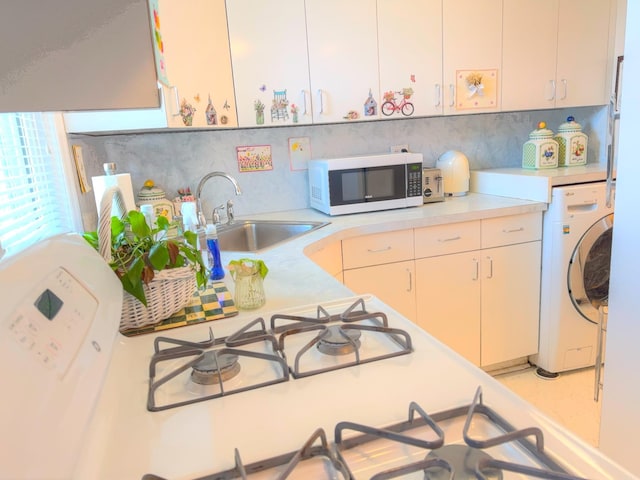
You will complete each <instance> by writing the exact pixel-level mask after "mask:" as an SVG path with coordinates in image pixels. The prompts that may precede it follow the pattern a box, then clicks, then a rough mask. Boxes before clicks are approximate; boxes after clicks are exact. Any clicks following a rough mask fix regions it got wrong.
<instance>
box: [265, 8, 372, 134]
mask: <svg viewBox="0 0 640 480" xmlns="http://www.w3.org/2000/svg"><path fill="white" fill-rule="evenodd" d="M305 3H306V12H307V38H308V42H309V71H310V78H311V97H312V105H313V121H314V123H327V122H338V121H344V120H345V119H356V118H357V119H359V120H375V119H377V118H378V111H379V109H380V104H379V100H377V99H379V98H380V95H379V90H380V89H379V77H378V48H377V45H378V38H377V28H376V21H377V17H376V0H349V1H348V2H345V1H343V0H306V2H305ZM272 28H277V26H272ZM372 100H373V102H372Z"/></svg>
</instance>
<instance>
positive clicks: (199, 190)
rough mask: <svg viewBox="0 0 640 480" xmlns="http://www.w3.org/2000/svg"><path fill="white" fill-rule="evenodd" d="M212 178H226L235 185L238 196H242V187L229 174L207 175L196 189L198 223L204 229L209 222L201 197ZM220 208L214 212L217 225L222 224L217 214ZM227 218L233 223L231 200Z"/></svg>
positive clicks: (228, 205) (228, 203)
mask: <svg viewBox="0 0 640 480" xmlns="http://www.w3.org/2000/svg"><path fill="white" fill-rule="evenodd" d="M212 177H224V178H226V179H227V180H229V181H230V182H231V183H232V184H233V187H234V188H235V190H236V195H242V190H240V185H238V181H237V180H236V179H235V178H233V177H232V176H231V175H229V174H228V173H225V172H210V173H207V174H206V175H205V176H204V177H202V180H200V183H198V188H196V205H197V207H198V223H199V224H200V226H202V227H203V228H204V227H205V226H206V224H207V220H206V218H205V216H204V212H203V211H202V201H201V200H200V195H201V194H202V187H204V184H205V183H206V182H207V180H209V179H210V178H212ZM219 208H220V207H216V208H214V211H213V218H214V220H213V221H214V222H215V219H216V218H217V219H218V221H217V222H216V223H219V222H220V215H219V214H218V212H217V210H218V209H219ZM227 217H228V218H227V223H231V222H233V202H232V201H231V200H229V201H227Z"/></svg>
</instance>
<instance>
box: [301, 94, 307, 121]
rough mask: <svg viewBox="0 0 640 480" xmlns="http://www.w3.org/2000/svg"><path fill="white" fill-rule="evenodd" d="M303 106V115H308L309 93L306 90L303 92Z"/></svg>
mask: <svg viewBox="0 0 640 480" xmlns="http://www.w3.org/2000/svg"><path fill="white" fill-rule="evenodd" d="M302 105H303V110H302V115H306V114H307V92H306V91H305V90H304V89H303V90H302Z"/></svg>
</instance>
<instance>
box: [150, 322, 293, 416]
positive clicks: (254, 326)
mask: <svg viewBox="0 0 640 480" xmlns="http://www.w3.org/2000/svg"><path fill="white" fill-rule="evenodd" d="M163 343H168V344H170V345H175V346H174V347H168V348H161V345H162V344H163ZM260 343H262V344H264V345H266V346H267V350H268V351H267V352H266V353H265V352H260V351H253V350H249V349H245V348H242V347H246V346H249V345H255V344H260ZM154 350H155V352H154V354H153V356H152V357H151V362H150V363H149V392H148V395H147V410H149V411H151V412H158V411H162V410H168V409H170V408H176V407H181V406H184V405H191V404H193V403H197V402H202V401H205V400H211V399H213V398H218V397H222V396H225V395H231V394H234V393H240V392H244V391H247V390H253V389H255V388H260V387H266V386H269V385H274V384H276V383H281V382H286V381H288V380H289V367H288V366H287V363H286V361H285V359H284V358H283V356H282V355H281V354H280V352H279V350H278V342H277V340H276V338H275V337H274V336H273V335H271V334H270V333H268V332H267V330H266V325H265V322H264V320H263V319H262V318H258V319H256V320H254V321H252V322H250V323H249V324H247V325H246V326H244V327H243V328H242V329H240V330H239V331H237V332H236V333H234V334H233V335H230V336H228V337H226V338H222V339H217V340H216V339H215V338H214V336H213V331H212V330H211V328H209V338H208V339H207V340H204V341H201V342H189V341H184V340H179V339H173V338H167V337H157V338H156V339H155V341H154ZM182 358H184V359H185V362H184V363H182V364H181V365H179V366H178V367H177V368H175V369H174V370H172V371H170V372H168V373H166V374H164V375H163V376H161V377H159V378H156V373H157V369H158V365H159V364H160V363H161V362H165V361H168V360H177V359H182ZM242 358H245V359H257V361H259V362H267V363H270V364H273V365H274V366H275V368H276V371H277V372H276V373H278V374H277V375H276V376H275V378H270V379H266V380H258V381H255V382H253V383H250V384H248V385H243V386H240V387H237V388H235V389H227V388H226V387H225V382H226V381H227V380H229V379H231V378H233V377H235V376H236V375H238V374H239V373H240V370H241V366H240V364H241V363H242V360H241V359H242ZM189 369H191V375H190V376H189V378H190V379H191V381H193V382H194V383H196V384H200V385H214V384H215V385H217V386H218V389H219V391H218V392H215V393H204V394H202V395H199V396H197V397H196V398H189V399H186V400H178V401H175V402H170V403H167V404H159V403H158V402H157V394H158V391H159V390H160V389H161V388H162V386H163V385H165V384H167V383H168V382H170V381H171V380H173V379H175V378H176V377H178V376H180V375H181V374H183V373H184V372H188V371H189Z"/></svg>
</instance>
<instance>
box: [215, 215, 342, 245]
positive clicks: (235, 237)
mask: <svg viewBox="0 0 640 480" xmlns="http://www.w3.org/2000/svg"><path fill="white" fill-rule="evenodd" d="M329 223H330V222H293V221H278V220H245V221H237V222H235V223H233V224H231V225H220V226H218V244H219V245H220V250H226V251H234V252H257V251H259V250H263V249H265V248H268V247H272V246H274V245H277V244H279V243H282V242H285V241H287V240H291V239H292V238H295V237H298V236H300V235H304V234H305V233H309V232H312V231H314V230H317V229H318V228H322V227H324V226H325V225H328V224H329Z"/></svg>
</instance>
